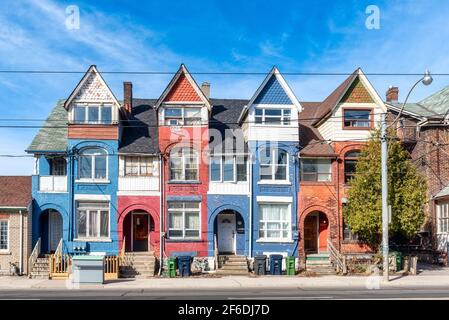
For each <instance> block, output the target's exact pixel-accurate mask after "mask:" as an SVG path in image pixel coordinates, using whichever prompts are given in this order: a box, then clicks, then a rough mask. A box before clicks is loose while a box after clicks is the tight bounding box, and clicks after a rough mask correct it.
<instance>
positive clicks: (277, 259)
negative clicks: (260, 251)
mask: <svg viewBox="0 0 449 320" xmlns="http://www.w3.org/2000/svg"><path fill="white" fill-rule="evenodd" d="M282 258H283V256H282V255H281V254H272V255H270V273H271V274H272V275H278V276H280V275H281V274H282Z"/></svg>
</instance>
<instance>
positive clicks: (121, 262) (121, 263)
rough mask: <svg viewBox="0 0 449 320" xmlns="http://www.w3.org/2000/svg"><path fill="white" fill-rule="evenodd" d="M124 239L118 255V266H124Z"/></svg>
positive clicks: (124, 238)
mask: <svg viewBox="0 0 449 320" xmlns="http://www.w3.org/2000/svg"><path fill="white" fill-rule="evenodd" d="M125 252H126V237H123V242H122V247H121V248H120V255H119V264H120V265H122V266H124V265H125V264H126V261H125V259H126V255H125Z"/></svg>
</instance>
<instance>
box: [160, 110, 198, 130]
mask: <svg viewBox="0 0 449 320" xmlns="http://www.w3.org/2000/svg"><path fill="white" fill-rule="evenodd" d="M167 109H181V118H179V123H177V124H170V123H167V122H166V121H167V118H166V115H165V112H166V110H167ZM186 109H199V111H200V116H199V118H200V120H199V121H200V122H199V123H194V124H186V123H185V122H186V116H185V110H186ZM168 118H171V117H168ZM176 119H178V118H176ZM187 119H189V118H187ZM202 124H203V116H202V110H201V105H195V106H193V107H189V106H185V105H165V106H164V125H165V126H198V125H202Z"/></svg>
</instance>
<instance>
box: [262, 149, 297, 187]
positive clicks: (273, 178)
mask: <svg viewBox="0 0 449 320" xmlns="http://www.w3.org/2000/svg"><path fill="white" fill-rule="evenodd" d="M266 149H267V148H263V149H261V150H260V151H259V159H258V162H259V182H261V183H273V182H274V183H289V182H290V176H289V174H290V172H289V171H290V170H289V166H290V155H289V153H288V152H287V151H286V150H284V149H281V148H268V149H270V159H271V164H262V162H261V158H262V157H261V153H262V152H265V150H266ZM279 150H280V151H282V152H285V154H286V159H287V162H286V164H285V165H284V164H281V165H280V164H278V163H277V158H278V157H276V151H279ZM274 159H276V163H274V161H273V160H274ZM262 166H270V167H271V179H262V170H261V168H262ZM280 166H281V167H283V166H285V179H276V168H278V167H280Z"/></svg>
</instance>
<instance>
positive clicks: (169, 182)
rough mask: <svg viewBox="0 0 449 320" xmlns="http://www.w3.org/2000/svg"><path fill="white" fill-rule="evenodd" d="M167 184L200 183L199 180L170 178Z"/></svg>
mask: <svg viewBox="0 0 449 320" xmlns="http://www.w3.org/2000/svg"><path fill="white" fill-rule="evenodd" d="M167 183H168V184H201V181H197V180H193V181H175V180H170V181H168V182H167Z"/></svg>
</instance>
